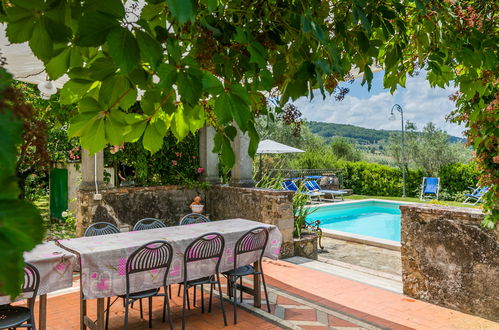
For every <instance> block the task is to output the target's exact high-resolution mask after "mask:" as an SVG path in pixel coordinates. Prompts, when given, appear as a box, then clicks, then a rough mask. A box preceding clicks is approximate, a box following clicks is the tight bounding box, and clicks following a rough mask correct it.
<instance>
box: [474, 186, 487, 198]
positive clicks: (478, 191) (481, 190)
mask: <svg viewBox="0 0 499 330" xmlns="http://www.w3.org/2000/svg"><path fill="white" fill-rule="evenodd" d="M489 188H490V187H483V188H477V189H476V190H475V191H474V192H473V193H472V195H473V196H475V197H482V196H483V195H484V194H485V193H487V191H489Z"/></svg>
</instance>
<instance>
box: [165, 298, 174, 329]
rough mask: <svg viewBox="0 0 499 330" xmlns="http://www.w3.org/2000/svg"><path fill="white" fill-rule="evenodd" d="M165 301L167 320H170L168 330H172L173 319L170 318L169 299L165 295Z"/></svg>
mask: <svg viewBox="0 0 499 330" xmlns="http://www.w3.org/2000/svg"><path fill="white" fill-rule="evenodd" d="M165 298H166V299H165V301H166V309H167V310H168V321H169V322H170V330H173V320H172V312H171V309H170V301H169V299H168V298H167V297H166V296H165Z"/></svg>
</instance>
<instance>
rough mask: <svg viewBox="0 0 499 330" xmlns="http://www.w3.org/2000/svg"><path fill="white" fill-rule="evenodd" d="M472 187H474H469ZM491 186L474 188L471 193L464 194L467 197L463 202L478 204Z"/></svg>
mask: <svg viewBox="0 0 499 330" xmlns="http://www.w3.org/2000/svg"><path fill="white" fill-rule="evenodd" d="M469 188H470V189H473V187H469ZM489 188H490V187H483V188H480V187H479V188H476V189H475V190H473V192H472V193H471V194H464V196H466V199H465V200H464V202H463V204H471V205H476V204H478V202H479V201H481V200H482V197H483V195H485V193H486V192H487V191H489Z"/></svg>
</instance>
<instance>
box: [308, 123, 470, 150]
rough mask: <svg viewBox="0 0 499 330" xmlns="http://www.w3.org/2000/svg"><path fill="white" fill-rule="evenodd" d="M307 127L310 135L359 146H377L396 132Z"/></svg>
mask: <svg viewBox="0 0 499 330" xmlns="http://www.w3.org/2000/svg"><path fill="white" fill-rule="evenodd" d="M308 126H309V127H310V130H311V131H312V133H315V134H317V135H320V136H322V137H324V138H326V139H330V138H332V137H335V136H343V137H345V138H348V139H351V140H353V141H354V142H355V143H357V144H360V145H362V144H377V143H379V142H380V141H386V140H388V137H389V136H390V134H392V133H393V132H396V131H388V130H381V129H371V128H364V127H359V126H354V125H345V124H334V123H322V122H316V121H310V122H308ZM449 141H450V142H452V143H455V142H465V139H463V138H459V137H456V136H452V135H449Z"/></svg>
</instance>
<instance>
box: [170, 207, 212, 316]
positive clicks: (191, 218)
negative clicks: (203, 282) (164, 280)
mask: <svg viewBox="0 0 499 330" xmlns="http://www.w3.org/2000/svg"><path fill="white" fill-rule="evenodd" d="M210 221H211V220H210V219H208V218H207V217H205V216H204V215H202V214H199V213H189V214H187V215H185V216H184V217H182V219H181V220H180V222H179V225H180V226H183V225H193V224H195V223H203V222H210ZM180 290H182V283H180V284H179V285H178V293H177V296H178V297H180ZM170 298H171V297H170ZM187 307H188V309H191V306H190V303H189V297H187ZM194 307H196V287H194Z"/></svg>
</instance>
